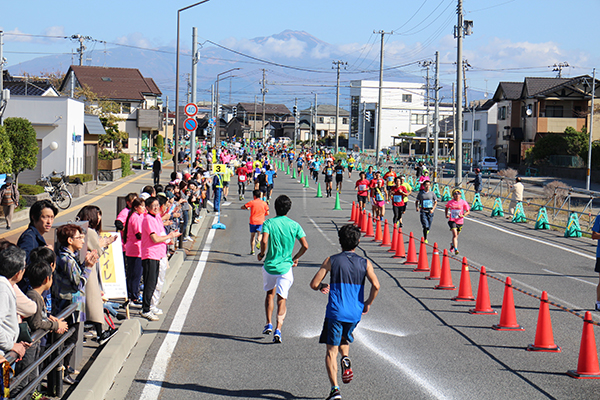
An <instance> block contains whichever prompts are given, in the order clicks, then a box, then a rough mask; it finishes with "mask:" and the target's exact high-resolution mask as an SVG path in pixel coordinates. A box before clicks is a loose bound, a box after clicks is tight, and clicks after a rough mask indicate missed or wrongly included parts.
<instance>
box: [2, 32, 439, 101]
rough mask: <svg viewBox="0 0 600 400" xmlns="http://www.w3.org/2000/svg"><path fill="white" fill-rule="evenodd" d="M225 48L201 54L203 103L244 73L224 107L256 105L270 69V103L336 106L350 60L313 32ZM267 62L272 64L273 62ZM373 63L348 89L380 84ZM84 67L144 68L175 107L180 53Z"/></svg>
mask: <svg viewBox="0 0 600 400" xmlns="http://www.w3.org/2000/svg"><path fill="white" fill-rule="evenodd" d="M219 44H220V45H221V46H223V47H218V46H215V45H213V44H211V43H204V44H203V46H202V48H201V49H200V62H199V64H198V78H197V79H198V80H197V85H198V96H197V99H198V100H206V101H208V100H210V86H211V85H212V84H214V83H215V81H216V78H217V74H220V73H222V72H223V71H227V70H228V69H232V68H241V69H240V70H238V71H233V72H232V73H231V75H233V76H234V77H233V78H231V79H229V78H228V75H229V74H226V75H222V76H221V81H220V89H219V92H220V97H221V103H229V102H230V100H231V102H232V103H237V102H253V101H254V96H257V98H258V99H259V101H260V100H261V94H260V93H261V92H260V88H261V85H260V81H261V80H262V76H263V75H262V74H263V71H262V69H263V68H264V69H266V81H267V85H266V87H267V89H268V93H267V95H266V102H268V103H283V104H286V105H292V104H293V102H294V99H295V98H298V105H299V107H300V108H306V107H308V106H309V105H310V102H311V101H312V99H313V98H314V95H313V93H318V97H319V98H318V100H319V103H329V104H335V87H334V86H335V82H336V74H335V71H334V70H332V64H331V63H332V61H333V60H338V59H343V57H344V56H346V55H345V54H343V53H342V52H341V51H340V50H339V49H338V48H337V47H336V46H332V45H330V44H328V43H326V42H323V41H321V40H319V39H317V38H315V37H314V36H312V35H310V34H309V33H307V32H304V31H291V30H286V31H283V32H281V33H279V34H275V35H272V36H268V37H258V38H254V39H248V40H241V41H238V40H234V39H228V40H225V41H223V42H222V43H219ZM90 47H91V46H90ZM181 47H182V48H183V49H184V50H181V55H180V57H181V58H180V81H179V88H180V92H179V93H180V101H182V102H183V101H185V100H186V93H187V80H188V76H189V75H188V74H189V73H190V72H191V51H190V44H188V43H183V42H182V43H181ZM227 48H228V49H233V50H234V51H235V52H232V51H230V50H228V49H227ZM236 52H237V53H236ZM242 54H245V55H249V56H251V57H253V58H250V57H245V56H243V55H242ZM261 60H267V61H268V63H264V62H262V61H261ZM371 61H373V60H369V61H368V62H366V63H365V64H371V69H372V71H370V72H367V73H365V72H364V71H363V72H361V73H356V72H352V70H351V67H352V66H351V65H350V68H349V69H348V70H344V71H343V72H342V85H346V86H347V85H348V82H349V81H350V80H355V79H368V80H377V79H378V77H377V76H378V74H377V72H376V71H375V69H376V68H378V61H377V60H375V62H371ZM72 63H78V59H77V58H76V57H75V58H74V59H73V58H72V56H71V55H56V56H46V57H38V58H34V59H32V60H29V61H26V62H23V63H20V64H17V65H13V66H10V67H8V70H9V72H10V73H11V74H12V75H20V74H22V73H24V72H26V73H28V74H31V75H39V74H41V73H43V72H62V73H64V72H66V71H67V70H68V68H69V66H70V65H71V64H72ZM84 65H94V66H106V67H124V68H138V69H139V70H140V71H141V73H142V74H143V75H144V76H145V77H151V78H153V79H154V81H155V82H156V83H157V85H158V87H159V89H160V90H161V91H162V93H163V97H164V96H169V103H170V104H171V105H173V104H174V100H175V48H171V47H161V48H156V49H141V48H135V47H126V46H117V47H112V48H108V49H106V51H104V50H103V49H98V47H96V48H95V49H94V50H93V51H87V52H86V53H85V61H84ZM286 66H287V67H286ZM384 79H385V80H388V81H403V82H423V84H425V82H424V79H423V78H422V77H421V76H416V75H410V74H405V73H403V72H402V71H399V70H394V71H393V73H389V74H387V73H386V74H384ZM446 86H447V85H446ZM340 93H341V96H340V105H341V107H343V108H346V109H349V89H348V88H347V87H342V88H341V90H340ZM444 97H445V98H448V97H449V93H448V94H444ZM170 108H173V107H172V106H171V107H170ZM290 108H291V107H290Z"/></svg>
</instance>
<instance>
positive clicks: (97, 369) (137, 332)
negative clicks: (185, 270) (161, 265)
mask: <svg viewBox="0 0 600 400" xmlns="http://www.w3.org/2000/svg"><path fill="white" fill-rule="evenodd" d="M201 215H202V219H201V221H200V223H198V224H194V225H192V234H193V235H194V236H197V235H198V232H199V231H200V229H201V228H202V227H203V226H204V225H205V221H207V220H208V217H209V216H210V215H207V213H206V212H204V211H202V212H201ZM185 260H186V252H185V250H183V249H178V250H176V251H175V253H174V254H173V255H172V256H171V258H169V268H168V269H167V273H166V275H165V284H164V287H163V291H168V290H170V288H171V283H172V282H173V280H174V279H175V277H176V276H177V274H178V273H179V269H180V267H181V266H182V265H183V263H184V262H185ZM161 323H162V321H161ZM140 337H142V325H141V323H140V320H139V319H138V318H132V319H128V320H125V321H123V323H122V324H121V326H120V327H119V330H118V332H117V333H116V335H115V336H114V337H113V338H112V339H111V340H110V341H109V342H108V343H107V344H106V345H105V346H104V348H103V349H102V351H101V352H100V354H99V355H98V357H97V358H96V360H94V362H93V364H92V366H91V367H90V368H89V369H88V371H87V372H86V374H85V376H84V377H83V379H82V380H81V381H80V382H79V384H78V385H77V387H76V388H75V390H73V392H71V394H70V395H69V396H68V398H69V399H77V400H103V399H104V398H105V396H106V394H107V393H108V391H109V390H110V388H111V387H112V385H113V383H114V381H115V378H116V376H117V375H118V374H119V372H120V371H121V368H122V367H123V364H124V363H125V361H126V360H127V358H129V356H130V354H131V350H132V349H133V348H134V347H135V346H136V345H137V342H138V340H139V339H140Z"/></svg>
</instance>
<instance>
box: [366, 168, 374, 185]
mask: <svg viewBox="0 0 600 400" xmlns="http://www.w3.org/2000/svg"><path fill="white" fill-rule="evenodd" d="M367 179H368V180H370V181H372V180H373V166H372V165H369V168H367Z"/></svg>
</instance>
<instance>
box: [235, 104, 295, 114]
mask: <svg viewBox="0 0 600 400" xmlns="http://www.w3.org/2000/svg"><path fill="white" fill-rule="evenodd" d="M237 107H238V114H239V113H240V111H242V110H243V111H246V113H248V114H254V103H238V104H237ZM262 112H263V109H262V103H261V102H257V103H256V113H257V114H262ZM291 113H292V112H291V111H290V109H289V108H287V107H286V106H285V104H269V103H265V114H275V115H289V114H291Z"/></svg>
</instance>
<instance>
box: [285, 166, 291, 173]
mask: <svg viewBox="0 0 600 400" xmlns="http://www.w3.org/2000/svg"><path fill="white" fill-rule="evenodd" d="M285 174H286V175H289V174H290V166H289V165H288V166H287V170H286V171H285Z"/></svg>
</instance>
